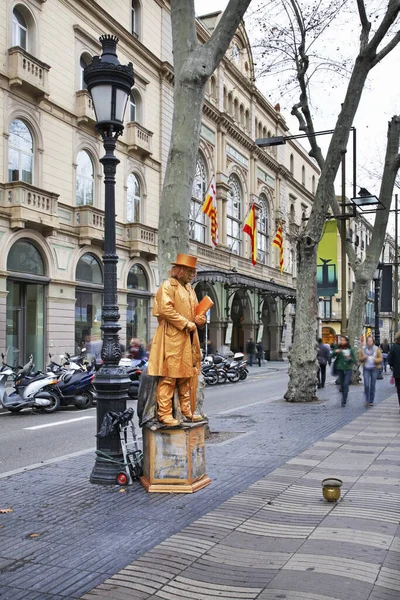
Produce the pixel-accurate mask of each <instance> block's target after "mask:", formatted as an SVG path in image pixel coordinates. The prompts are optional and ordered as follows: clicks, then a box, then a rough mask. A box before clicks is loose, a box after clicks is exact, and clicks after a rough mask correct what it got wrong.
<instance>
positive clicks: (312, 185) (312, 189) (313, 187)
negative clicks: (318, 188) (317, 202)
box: [311, 175, 315, 194]
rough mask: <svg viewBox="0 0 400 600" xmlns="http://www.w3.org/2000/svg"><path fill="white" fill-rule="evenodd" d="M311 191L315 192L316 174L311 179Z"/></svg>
mask: <svg viewBox="0 0 400 600" xmlns="http://www.w3.org/2000/svg"><path fill="white" fill-rule="evenodd" d="M311 191H312V193H313V194H315V175H313V176H312V179H311Z"/></svg>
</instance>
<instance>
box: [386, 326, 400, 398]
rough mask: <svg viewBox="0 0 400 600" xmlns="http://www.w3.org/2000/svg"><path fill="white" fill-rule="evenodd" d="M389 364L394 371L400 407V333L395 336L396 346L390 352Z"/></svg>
mask: <svg viewBox="0 0 400 600" xmlns="http://www.w3.org/2000/svg"><path fill="white" fill-rule="evenodd" d="M388 363H389V365H390V368H391V369H392V371H393V377H394V381H395V384H396V389H397V398H398V400H399V406H400V331H398V332H397V333H396V335H395V336H394V344H393V345H392V347H391V349H390V352H389V356H388Z"/></svg>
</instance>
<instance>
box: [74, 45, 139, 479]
mask: <svg viewBox="0 0 400 600" xmlns="http://www.w3.org/2000/svg"><path fill="white" fill-rule="evenodd" d="M100 42H101V45H102V48H103V53H102V55H101V57H100V56H94V57H93V61H92V63H91V64H90V65H88V66H87V67H86V68H85V71H84V80H85V83H86V84H87V87H88V91H89V93H90V94H91V97H92V100H93V106H94V110H95V113H96V121H97V122H96V129H97V131H98V132H99V133H100V135H101V137H102V138H103V144H104V149H105V151H106V153H105V156H103V158H102V159H101V160H100V162H101V163H102V164H103V168H104V183H105V218H104V254H103V264H104V300H103V311H102V326H101V329H102V330H103V349H102V352H101V357H102V359H103V365H102V366H101V368H100V369H99V371H98V373H97V375H96V380H95V386H96V391H97V431H99V429H100V426H101V424H102V422H103V418H104V415H105V413H106V412H108V411H110V410H112V411H115V412H120V411H123V410H125V408H126V400H127V390H128V386H129V383H130V381H129V378H128V377H127V375H126V372H125V369H124V368H123V367H120V366H119V361H120V359H121V350H120V344H119V337H118V332H119V330H120V329H121V327H120V325H119V310H118V295H117V263H118V256H117V254H116V243H115V237H116V235H115V174H116V170H117V165H118V163H119V162H120V161H119V160H118V158H117V157H116V156H115V154H114V152H115V147H116V143H117V138H118V137H119V136H120V135H121V134H122V131H123V129H124V125H123V120H124V114H125V108H126V104H127V101H128V98H129V96H130V93H131V89H132V86H133V84H134V76H133V66H132V63H129V64H128V65H126V66H125V65H121V64H120V63H119V61H118V57H117V53H116V48H117V43H118V38H117V37H115V36H113V35H103V36H102V37H101V38H100ZM110 459H111V460H110ZM118 460H122V454H121V447H120V439H119V435H118V434H112V435H109V436H107V437H104V438H97V457H96V462H95V465H94V467H93V471H92V474H91V476H90V481H91V482H92V483H100V484H114V483H115V482H116V476H117V473H118V472H119V471H120V470H121V468H120V466H118V464H117V462H114V461H118Z"/></svg>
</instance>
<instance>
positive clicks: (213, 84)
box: [210, 75, 217, 98]
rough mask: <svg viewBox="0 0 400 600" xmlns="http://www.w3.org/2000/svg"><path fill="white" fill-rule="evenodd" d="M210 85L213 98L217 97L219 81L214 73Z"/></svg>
mask: <svg viewBox="0 0 400 600" xmlns="http://www.w3.org/2000/svg"><path fill="white" fill-rule="evenodd" d="M210 84H211V85H210V87H211V96H212V97H213V98H216V97H217V82H216V80H215V77H214V75H212V76H211V80H210Z"/></svg>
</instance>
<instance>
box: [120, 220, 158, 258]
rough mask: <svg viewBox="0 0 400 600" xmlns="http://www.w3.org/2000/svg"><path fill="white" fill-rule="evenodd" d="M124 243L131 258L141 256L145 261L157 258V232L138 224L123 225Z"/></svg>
mask: <svg viewBox="0 0 400 600" xmlns="http://www.w3.org/2000/svg"><path fill="white" fill-rule="evenodd" d="M125 241H126V242H128V243H129V253H130V256H131V258H133V257H137V256H143V257H144V258H146V259H147V260H154V259H155V258H156V257H157V245H158V239H157V230H156V229H153V228H152V227H147V226H146V225H142V224H140V223H127V224H126V225H125Z"/></svg>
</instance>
